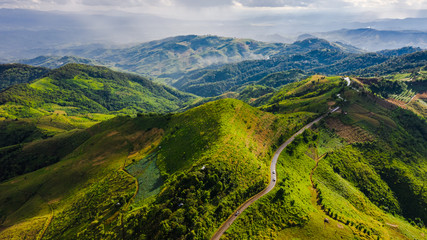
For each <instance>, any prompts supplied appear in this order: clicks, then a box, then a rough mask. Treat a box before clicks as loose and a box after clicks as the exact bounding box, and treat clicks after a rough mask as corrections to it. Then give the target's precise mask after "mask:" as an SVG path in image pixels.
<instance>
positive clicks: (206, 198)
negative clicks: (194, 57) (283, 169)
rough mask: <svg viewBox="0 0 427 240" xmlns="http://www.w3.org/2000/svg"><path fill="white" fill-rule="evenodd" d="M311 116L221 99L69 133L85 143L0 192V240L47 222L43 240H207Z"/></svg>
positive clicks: (263, 181) (262, 183) (256, 185)
mask: <svg viewBox="0 0 427 240" xmlns="http://www.w3.org/2000/svg"><path fill="white" fill-rule="evenodd" d="M311 117H312V115H311V114H291V115H288V116H285V115H283V116H274V115H273V114H270V113H264V112H261V111H259V110H257V109H255V108H252V107H250V106H249V105H247V104H245V103H243V102H241V101H238V100H231V99H228V100H221V101H216V102H212V103H208V104H205V105H202V106H200V107H197V108H194V109H191V110H189V111H187V112H184V113H180V114H175V115H158V116H153V115H151V116H139V117H136V118H133V119H132V118H129V117H117V118H114V119H112V120H109V121H106V122H103V123H101V124H99V125H95V126H93V127H91V128H89V129H87V130H83V131H82V132H80V133H75V134H73V135H71V136H75V135H76V134H80V135H81V134H83V135H85V136H86V135H87V137H86V138H83V141H81V138H80V140H78V141H76V140H77V139H76V138H74V139H76V140H73V141H71V138H70V137H71V136H65V138H66V139H68V140H70V141H71V142H73V143H76V146H77V148H74V149H75V150H73V149H69V150H68V153H69V154H67V155H65V157H61V160H60V161H59V162H58V163H56V164H54V165H51V166H49V167H45V168H43V169H40V170H38V171H35V172H32V173H28V174H26V175H22V176H18V177H15V178H14V179H12V180H10V181H6V182H3V183H1V184H0V189H1V191H2V193H3V194H2V195H1V196H0V202H1V203H2V204H1V210H2V221H3V223H2V225H3V227H6V230H3V231H2V232H0V238H1V237H3V238H4V237H5V236H19V235H20V234H23V233H24V232H26V231H31V227H29V226H30V224H31V223H34V224H33V225H32V226H33V227H34V228H36V229H33V230H34V231H35V232H40V231H41V228H42V227H40V226H39V225H37V224H35V223H36V222H37V221H40V219H42V222H44V221H45V220H47V219H48V216H49V215H50V214H53V215H54V216H55V217H54V218H53V219H52V221H51V222H50V224H49V227H48V228H47V230H46V233H45V234H44V238H45V239H58V238H61V239H87V238H91V237H94V236H97V237H98V238H103V239H104V238H105V239H114V238H117V237H125V238H128V239H137V238H139V237H141V236H150V238H152V239H165V238H174V239H177V238H189V237H196V238H207V237H209V235H210V234H211V233H212V232H213V231H214V230H215V228H216V227H217V226H219V224H220V222H221V221H222V220H224V219H225V218H226V217H227V216H228V214H229V213H230V212H231V211H232V210H233V209H234V208H235V207H237V206H238V204H239V203H241V202H243V201H244V200H245V199H246V198H248V197H249V196H251V195H252V194H254V193H255V192H257V191H259V190H260V189H261V188H263V187H264V186H265V184H266V182H267V179H268V174H269V173H268V168H269V159H270V154H271V153H272V150H273V149H274V146H275V144H276V143H277V141H278V140H279V138H280V139H282V138H283V137H281V135H284V137H285V136H289V134H291V133H292V132H294V131H295V130H296V129H298V128H299V126H301V125H302V124H303V122H305V121H307V120H308V118H311ZM59 140H60V139H59V136H55V137H54V138H52V139H50V140H44V141H41V142H39V143H38V145H39V146H50V145H52V141H54V142H55V141H59ZM49 141H50V142H49ZM79 141H81V142H79ZM32 145H33V144H28V147H30V146H32ZM27 149H28V151H31V149H32V151H33V153H34V155H36V156H38V155H40V154H41V153H40V152H35V151H34V150H35V149H38V148H27ZM120 168H121V169H126V171H128V172H129V173H130V174H132V175H133V176H134V177H136V179H135V178H134V177H132V176H131V175H129V174H126V173H125V172H123V171H121V170H119V171H118V170H117V169H120ZM147 175H148V176H151V177H150V178H147ZM27 179H32V180H31V181H27ZM134 181H137V183H138V186H139V190H137V188H136V186H135V182H134ZM70 182H71V183H70ZM37 186H38V187H37ZM26 194H29V195H26ZM25 196H28V197H27V199H25ZM10 199H13V201H10ZM49 207H51V208H52V210H53V212H52V213H50V212H49ZM36 209H38V210H36ZM122 217H123V221H122V220H120V219H121V218H122ZM18 222H19V223H20V224H17V223H18ZM120 222H121V223H122V224H123V225H122V224H121V223H120ZM148 223H149V224H148ZM26 224H27V225H26ZM122 227H124V228H125V229H127V230H126V231H125V232H123V231H122ZM101 229H104V230H101ZM14 234H16V235H14ZM123 234H124V235H123Z"/></svg>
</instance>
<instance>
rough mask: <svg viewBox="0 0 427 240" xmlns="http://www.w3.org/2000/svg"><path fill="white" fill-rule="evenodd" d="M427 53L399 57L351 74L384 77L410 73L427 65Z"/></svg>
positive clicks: (420, 52)
mask: <svg viewBox="0 0 427 240" xmlns="http://www.w3.org/2000/svg"><path fill="white" fill-rule="evenodd" d="M426 59H427V51H426V50H424V51H419V52H415V53H411V54H406V55H402V56H398V57H392V58H390V59H389V60H387V61H385V62H383V63H380V64H377V65H374V66H370V67H367V68H363V69H355V70H354V71H352V72H351V73H352V74H354V75H357V76H384V75H388V74H393V73H399V72H410V71H412V70H414V69H417V68H420V67H425V66H426V65H427V60H426Z"/></svg>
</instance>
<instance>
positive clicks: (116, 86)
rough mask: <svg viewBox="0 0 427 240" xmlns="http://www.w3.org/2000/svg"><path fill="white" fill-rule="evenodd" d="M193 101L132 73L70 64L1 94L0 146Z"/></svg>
mask: <svg viewBox="0 0 427 240" xmlns="http://www.w3.org/2000/svg"><path fill="white" fill-rule="evenodd" d="M195 99H196V98H195V97H194V96H192V95H190V94H186V93H182V92H180V91H178V90H175V89H173V88H171V87H168V86H164V85H160V84H156V83H153V82H152V81H150V80H147V79H145V78H143V77H139V76H136V75H131V74H124V73H119V72H114V71H112V70H109V69H107V68H105V67H95V66H88V65H79V64H69V65H66V66H64V67H61V68H58V69H55V70H52V71H50V72H49V73H48V74H47V75H44V77H42V78H39V79H36V80H34V81H32V82H30V83H24V84H17V85H13V86H11V87H9V88H8V89H6V90H4V91H3V92H0V121H1V123H0V133H1V134H0V135H1V137H0V147H5V146H11V145H15V144H20V143H23V142H30V141H32V140H35V139H40V138H47V137H49V136H52V135H55V134H57V133H61V132H66V131H70V130H72V129H84V128H87V127H89V126H92V125H93V124H96V123H98V122H100V121H103V120H106V119H109V118H112V117H114V116H115V115H117V114H133V115H135V114H137V113H148V112H155V113H165V112H173V111H178V110H179V109H181V108H182V107H185V106H187V105H189V104H190V103H191V102H192V101H193V100H195ZM47 162H49V161H47ZM21 168H22V166H21Z"/></svg>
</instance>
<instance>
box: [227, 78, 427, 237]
mask: <svg viewBox="0 0 427 240" xmlns="http://www.w3.org/2000/svg"><path fill="white" fill-rule="evenodd" d="M326 79H328V78H326ZM310 80H312V79H310ZM329 81H331V83H333V82H334V81H335V80H334V79H330V80H329ZM296 84H301V85H300V86H293V87H291V86H292V85H296ZM352 84H355V83H354V82H353V83H352ZM308 86H310V82H309V81H307V82H306V83H304V82H301V83H294V84H290V85H287V86H286V87H284V88H283V89H282V90H281V92H280V94H276V98H274V97H273V98H272V101H274V99H278V98H279V100H278V101H274V102H278V103H279V105H280V108H279V110H280V111H284V110H285V111H288V110H292V111H293V109H295V108H301V106H303V105H300V104H299V102H300V100H301V99H307V97H305V95H304V94H302V93H304V90H305V89H307V87H308ZM311 87H312V88H313V87H314V86H311ZM354 87H356V86H353V88H354ZM340 88H341V89H342V90H340V91H339V93H340V96H341V97H342V98H343V99H345V101H344V100H340V99H339V98H334V97H333V98H334V99H335V101H336V102H337V103H338V104H339V105H340V106H341V108H342V110H340V111H338V112H336V113H333V114H331V115H330V116H329V117H328V118H326V119H325V120H323V121H322V122H321V123H320V124H319V125H318V126H316V127H315V128H314V129H313V130H310V131H306V132H305V133H304V134H303V135H302V136H300V137H298V138H297V139H296V140H295V141H294V142H293V143H292V145H291V146H288V147H287V149H286V150H285V151H284V153H282V155H281V157H280V159H279V166H278V172H277V176H278V180H277V184H278V187H276V188H275V189H274V190H273V191H272V192H271V193H269V195H268V196H266V197H265V198H263V199H261V200H260V201H259V202H257V203H255V204H254V205H252V206H251V207H250V208H249V209H247V211H245V212H244V213H242V214H241V216H240V217H239V218H238V220H237V221H236V222H235V223H234V224H233V226H232V227H231V229H229V230H228V231H227V232H226V234H225V237H224V239H236V238H239V239H293V238H297V239H328V238H331V236H337V237H338V238H340V239H423V238H425V236H426V234H427V230H426V228H425V222H426V220H427V218H426V217H427V211H426V209H427V208H426V206H427V194H426V192H425V191H424V187H425V185H426V184H427V182H426V178H425V176H426V174H427V158H426V156H427V152H426V148H425V147H424V146H426V143H427V142H426V141H427V138H426V136H427V134H426V133H427V123H426V121H425V120H424V119H421V118H419V117H417V116H416V115H414V114H412V113H411V112H409V111H406V110H403V109H400V108H397V107H395V106H394V105H392V104H390V103H388V102H386V101H384V100H382V99H380V98H377V97H375V96H374V95H372V94H371V93H369V92H365V91H362V90H361V88H360V89H358V91H356V90H354V89H352V88H348V87H343V86H341V87H340ZM316 89H322V88H319V87H317V88H315V89H313V90H316ZM334 94H336V93H334ZM298 95H299V96H301V98H300V99H299V98H298ZM330 100H332V99H330ZM289 101H290V102H292V104H289V105H287V103H288V102H289ZM312 101H313V102H317V101H319V100H318V98H316V97H315V98H313V99H312ZM282 105H283V106H282ZM293 105H297V106H296V107H295V106H293ZM284 107H285V108H284ZM325 219H328V220H325ZM405 219H406V220H405Z"/></svg>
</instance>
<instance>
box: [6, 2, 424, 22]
mask: <svg viewBox="0 0 427 240" xmlns="http://www.w3.org/2000/svg"><path fill="white" fill-rule="evenodd" d="M0 8H25V9H37V10H61V11H79V12H81V11H89V12H97V11H107V12H108V11H117V10H120V11H123V12H131V13H149V14H154V15H158V16H162V17H169V18H177V19H185V20H211V19H218V18H222V19H223V20H236V19H240V18H244V17H250V16H263V15H286V14H304V13H311V12H319V11H326V12H328V13H334V12H335V13H343V12H344V13H348V14H352V15H353V14H363V16H364V17H366V16H369V17H370V18H406V17H422V16H423V14H425V10H426V9H427V0H302V1H299V0H120V1H117V0H2V1H0Z"/></svg>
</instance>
